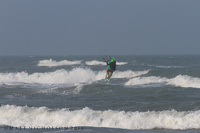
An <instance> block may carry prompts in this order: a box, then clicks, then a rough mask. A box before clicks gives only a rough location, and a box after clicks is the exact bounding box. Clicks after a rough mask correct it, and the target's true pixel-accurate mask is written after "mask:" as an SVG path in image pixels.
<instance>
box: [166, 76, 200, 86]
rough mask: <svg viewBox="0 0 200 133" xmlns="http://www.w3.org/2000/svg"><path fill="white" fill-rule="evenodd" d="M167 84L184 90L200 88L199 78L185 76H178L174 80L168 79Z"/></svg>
mask: <svg viewBox="0 0 200 133" xmlns="http://www.w3.org/2000/svg"><path fill="white" fill-rule="evenodd" d="M168 84H172V85H175V86H180V87H185V88H187V87H192V88H200V78H195V77H190V76H187V75H178V76H176V77H175V78H172V79H170V81H169V82H168Z"/></svg>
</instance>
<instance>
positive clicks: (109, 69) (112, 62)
mask: <svg viewBox="0 0 200 133" xmlns="http://www.w3.org/2000/svg"><path fill="white" fill-rule="evenodd" d="M106 64H107V66H108V67H107V69H106V72H107V75H108V77H107V78H110V76H111V75H112V73H113V72H114V71H115V70H116V61H115V59H114V58H113V57H112V58H111V60H110V62H106ZM109 73H111V75H110V74H109Z"/></svg>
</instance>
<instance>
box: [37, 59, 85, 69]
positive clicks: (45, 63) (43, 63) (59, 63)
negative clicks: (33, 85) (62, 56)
mask: <svg viewBox="0 0 200 133" xmlns="http://www.w3.org/2000/svg"><path fill="white" fill-rule="evenodd" d="M77 64H81V61H68V60H62V61H55V60H52V59H49V60H40V61H39V63H38V66H47V67H56V66H65V65H77Z"/></svg>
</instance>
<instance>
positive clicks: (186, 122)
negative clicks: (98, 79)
mask: <svg viewBox="0 0 200 133" xmlns="http://www.w3.org/2000/svg"><path fill="white" fill-rule="evenodd" d="M0 114H1V117H0V125H9V126H14V127H19V126H26V127H32V126H39V127H41V126H46V127H47V126H51V127H58V126H63V127H70V126H91V127H111V128H123V129H155V128H158V129H159V128H160V129H163V128H164V129H181V130H185V129H199V128H200V111H199V110H197V111H180V112H178V111H176V110H166V111H147V112H138V111H136V112H125V111H114V110H105V111H95V110H92V109H90V108H87V107H85V108H83V109H80V110H74V111H70V110H69V109H66V108H63V109H56V110H52V109H49V108H47V107H27V106H15V105H4V106H1V107H0Z"/></svg>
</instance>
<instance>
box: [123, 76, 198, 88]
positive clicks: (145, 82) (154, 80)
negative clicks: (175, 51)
mask: <svg viewBox="0 0 200 133" xmlns="http://www.w3.org/2000/svg"><path fill="white" fill-rule="evenodd" d="M125 85H126V86H141V87H142V86H144V87H148V86H149V87H151V86H152V85H154V86H157V85H173V86H177V87H184V88H188V87H190V88H200V78H196V77H191V76H188V75H178V76H176V77H175V78H170V79H169V78H165V77H155V76H150V77H135V78H132V79H129V80H128V81H127V82H126V83H125Z"/></svg>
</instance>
